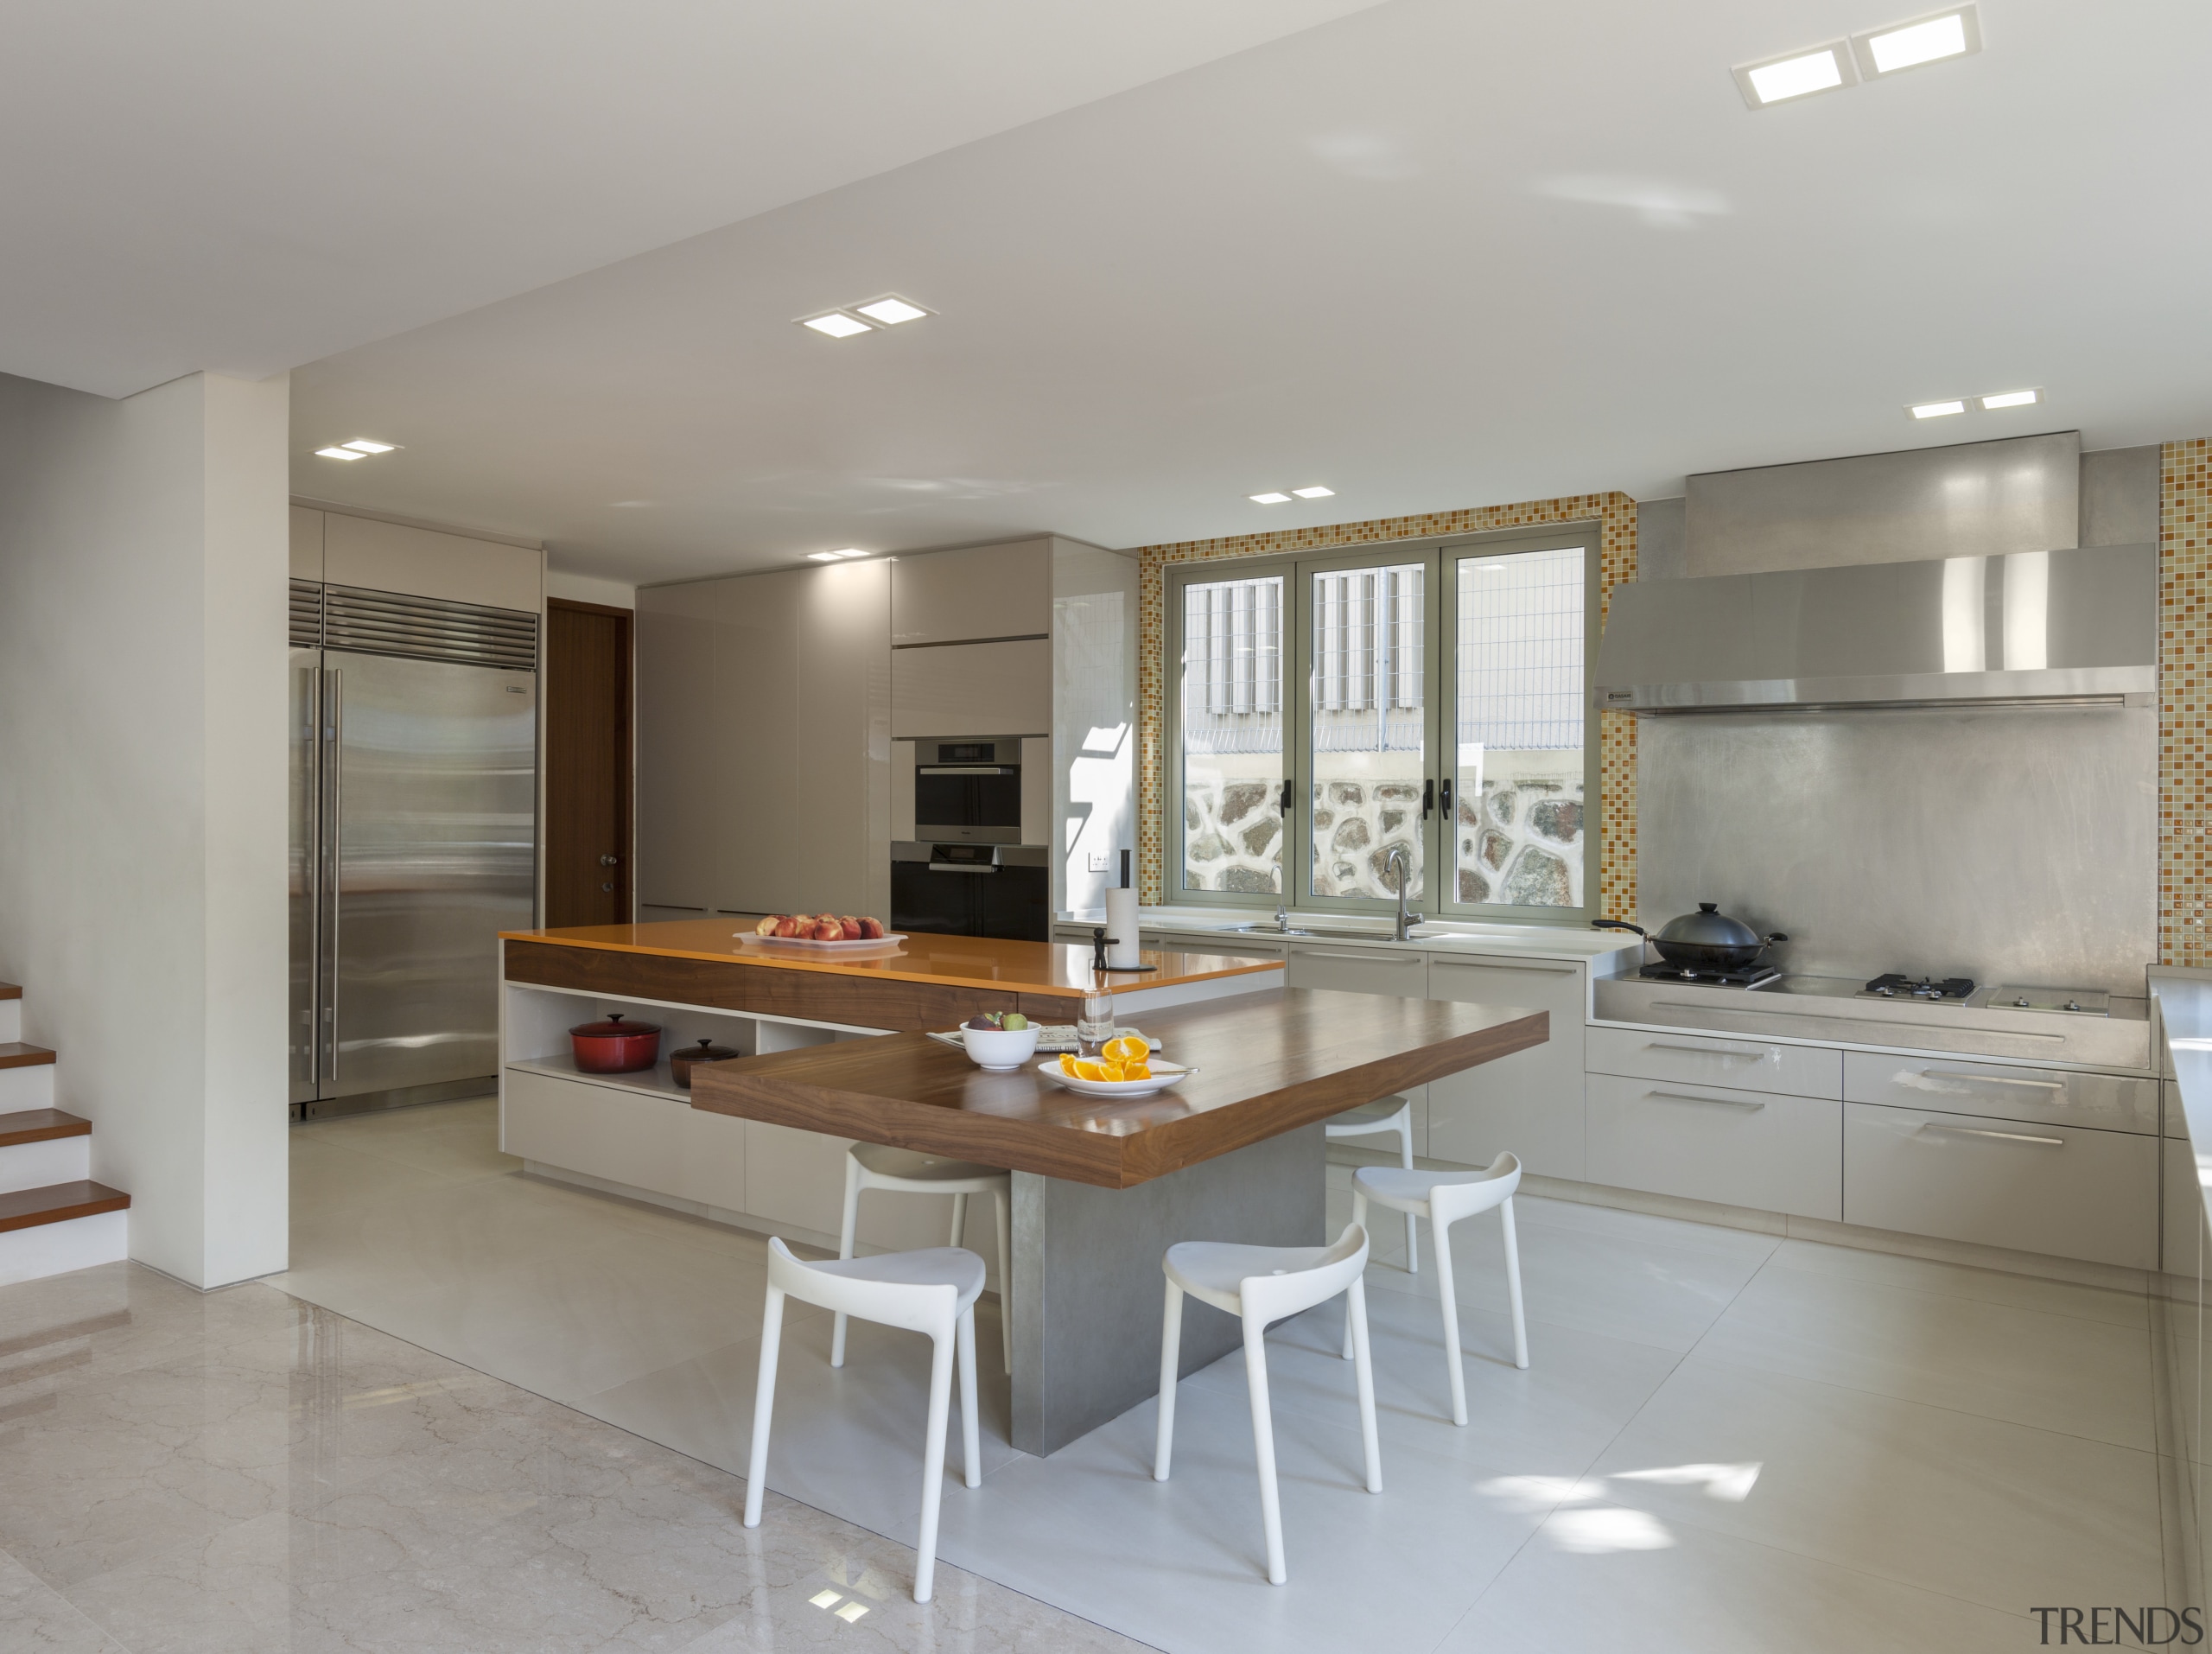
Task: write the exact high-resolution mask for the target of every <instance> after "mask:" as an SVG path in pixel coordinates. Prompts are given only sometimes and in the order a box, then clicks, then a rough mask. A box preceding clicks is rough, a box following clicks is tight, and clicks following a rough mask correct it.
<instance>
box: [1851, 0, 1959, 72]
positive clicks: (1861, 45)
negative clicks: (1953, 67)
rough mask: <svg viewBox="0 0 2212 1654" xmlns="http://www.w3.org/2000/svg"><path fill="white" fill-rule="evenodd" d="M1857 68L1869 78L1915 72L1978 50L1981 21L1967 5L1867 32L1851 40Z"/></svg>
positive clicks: (1854, 36)
mask: <svg viewBox="0 0 2212 1654" xmlns="http://www.w3.org/2000/svg"><path fill="white" fill-rule="evenodd" d="M1851 48H1852V51H1853V53H1854V54H1856V55H1857V57H1858V59H1859V68H1860V70H1861V71H1863V72H1864V73H1866V75H1867V76H1868V77H1869V78H1870V79H1871V78H1872V77H1873V76H1875V75H1878V74H1895V73H1897V71H1898V70H1899V69H1916V68H1918V67H1920V66H1921V65H1922V64H1923V63H1940V62H1942V60H1944V59H1945V58H1948V57H1964V56H1965V55H1966V54H1967V53H1969V52H1979V51H1980V50H1981V19H1980V16H1978V15H1977V14H1976V12H1975V10H1974V7H1972V6H1971V5H1966V6H1954V7H1952V8H1950V9H1949V10H1947V11H1937V12H1931V13H1929V15H1928V16H1925V17H1915V18H1912V19H1910V21H1908V22H1902V23H1891V25H1890V26H1889V27H1888V28H1886V29H1868V30H1867V31H1866V33H1865V34H1863V35H1853V36H1852V37H1851Z"/></svg>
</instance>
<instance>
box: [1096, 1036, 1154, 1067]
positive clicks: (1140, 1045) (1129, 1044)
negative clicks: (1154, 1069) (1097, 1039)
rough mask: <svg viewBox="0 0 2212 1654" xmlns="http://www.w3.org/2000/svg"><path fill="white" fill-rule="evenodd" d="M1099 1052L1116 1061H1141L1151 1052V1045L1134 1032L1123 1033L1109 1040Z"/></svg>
mask: <svg viewBox="0 0 2212 1654" xmlns="http://www.w3.org/2000/svg"><path fill="white" fill-rule="evenodd" d="M1099 1054H1100V1055H1101V1056H1103V1057H1109V1058H1111V1059H1113V1060H1114V1061H1116V1062H1142V1061H1143V1060H1144V1059H1145V1058H1146V1057H1147V1056H1148V1055H1150V1054H1151V1047H1150V1046H1147V1045H1146V1044H1145V1042H1144V1041H1143V1040H1141V1039H1139V1038H1138V1037H1137V1036H1136V1035H1135V1034H1121V1035H1118V1036H1116V1038H1114V1039H1111V1040H1108V1041H1107V1042H1106V1043H1105V1045H1104V1046H1102V1047H1101V1048H1100V1052H1099Z"/></svg>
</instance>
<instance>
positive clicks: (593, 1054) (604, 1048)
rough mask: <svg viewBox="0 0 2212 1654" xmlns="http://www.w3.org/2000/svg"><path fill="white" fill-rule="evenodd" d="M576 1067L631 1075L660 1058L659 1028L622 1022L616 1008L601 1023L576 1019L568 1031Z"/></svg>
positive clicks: (649, 1066) (650, 1024)
mask: <svg viewBox="0 0 2212 1654" xmlns="http://www.w3.org/2000/svg"><path fill="white" fill-rule="evenodd" d="M569 1045H570V1046H572V1047H574V1049H575V1053H576V1067H577V1068H578V1070H579V1071H581V1072H583V1073H587V1074H634V1073H636V1072H638V1071H639V1069H641V1068H651V1067H652V1066H653V1065H654V1064H655V1063H657V1062H658V1061H659V1060H660V1029H659V1028H658V1027H656V1026H655V1025H654V1024H652V1023H651V1022H625V1021H623V1020H622V1014H621V1013H620V1011H617V1012H616V1013H614V1014H613V1015H612V1016H609V1017H608V1018H607V1021H604V1022H579V1023H578V1024H577V1025H576V1026H575V1027H573V1028H570V1029H569Z"/></svg>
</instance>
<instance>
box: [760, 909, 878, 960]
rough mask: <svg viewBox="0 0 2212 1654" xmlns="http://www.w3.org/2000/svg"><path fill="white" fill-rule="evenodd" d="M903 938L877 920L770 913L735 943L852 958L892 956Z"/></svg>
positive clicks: (847, 914)
mask: <svg viewBox="0 0 2212 1654" xmlns="http://www.w3.org/2000/svg"><path fill="white" fill-rule="evenodd" d="M738 940H739V941H741V942H742V943H745V944H747V945H749V946H753V947H757V948H766V949H767V950H768V951H771V952H775V953H812V954H828V955H831V956H833V957H847V958H849V957H854V956H855V955H871V954H884V953H896V952H898V951H899V944H900V943H901V942H904V941H905V940H906V937H905V936H904V935H903V934H902V933H900V932H897V931H887V930H885V929H884V928H883V921H882V920H881V919H870V918H867V917H861V918H857V919H856V918H855V917H854V916H853V915H852V914H850V913H771V914H769V915H768V917H767V918H766V919H762V920H761V921H760V923H759V924H758V925H755V926H753V929H752V930H751V931H750V932H744V931H741V932H738Z"/></svg>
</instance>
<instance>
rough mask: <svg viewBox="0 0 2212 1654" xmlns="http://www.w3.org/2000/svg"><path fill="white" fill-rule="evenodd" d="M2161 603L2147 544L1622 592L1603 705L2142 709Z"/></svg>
mask: <svg viewBox="0 0 2212 1654" xmlns="http://www.w3.org/2000/svg"><path fill="white" fill-rule="evenodd" d="M1597 681H1598V688H1597V703H1598V704H1599V706H1600V707H1602V708H1609V709H1625V710H1630V711H1655V712H1656V711H1670V710H1674V711H1693V710H1698V709H1715V710H1717V709H1738V710H1753V709H1758V708H1762V707H1774V708H1783V707H1803V706H1878V705H1929V704H1940V705H1955V704H1958V703H1973V702H1985V703H2018V702H2023V701H2029V702H2067V701H2107V702H2111V701H2126V702H2128V703H2133V704H2146V703H2148V702H2149V701H2150V699H2151V697H2153V696H2154V695H2155V694H2156V692H2157V690H2158V548H2157V547H2156V546H2153V545H2106V546H2084V547H2080V548H2076V549H2070V550H2052V551H2016V552H2011V553H2007V554H2005V555H2002V556H1996V557H1938V558H1934V559H1930V560H1929V561H1925V562H1916V563H1853V564H1851V565H1848V566H1847V567H1843V568H1834V569H1784V570H1779V571H1777V572H1773V573H1767V574H1747V575H1710V576H1704V577H1701V578H1693V579H1687V580H1663V581H1655V582H1651V583H1649V584H1635V585H1624V586H1620V587H1617V588H1615V589H1614V592H1613V595H1612V602H1611V614H1610V616H1609V618H1608V620H1607V621H1606V626H1605V637H1604V639H1603V641H1602V642H1601V644H1600V645H1599V651H1598V671H1597Z"/></svg>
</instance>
